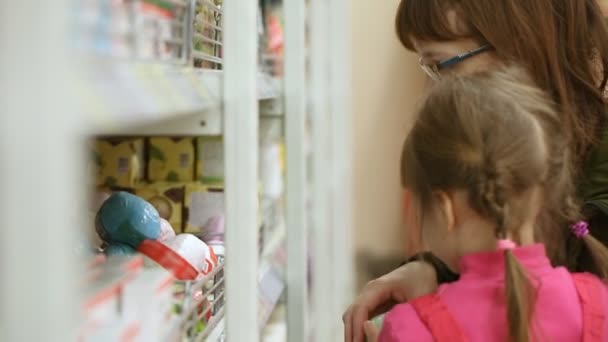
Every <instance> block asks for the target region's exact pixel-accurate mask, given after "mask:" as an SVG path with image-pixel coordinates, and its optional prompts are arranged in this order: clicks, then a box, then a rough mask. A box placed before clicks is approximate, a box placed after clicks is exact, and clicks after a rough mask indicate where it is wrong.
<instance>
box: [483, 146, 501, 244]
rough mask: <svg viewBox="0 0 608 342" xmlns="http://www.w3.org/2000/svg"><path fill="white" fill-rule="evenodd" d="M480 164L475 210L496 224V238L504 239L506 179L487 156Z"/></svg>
mask: <svg viewBox="0 0 608 342" xmlns="http://www.w3.org/2000/svg"><path fill="white" fill-rule="evenodd" d="M482 163H483V165H482V167H481V172H480V173H479V183H478V187H477V194H478V196H479V199H478V201H475V202H477V203H478V205H477V206H478V208H477V209H478V210H479V212H480V213H485V214H486V215H487V216H488V218H489V219H491V220H493V221H494V222H495V223H496V232H495V234H496V237H497V238H499V239H504V238H506V237H507V229H506V228H507V225H506V223H507V222H506V221H507V205H506V189H507V184H506V182H505V178H506V177H504V175H502V174H501V172H500V171H499V167H498V165H497V163H496V162H494V161H493V160H492V159H491V158H489V156H486V157H485V158H484V160H483V161H482Z"/></svg>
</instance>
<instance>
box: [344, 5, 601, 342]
mask: <svg viewBox="0 0 608 342" xmlns="http://www.w3.org/2000/svg"><path fill="white" fill-rule="evenodd" d="M396 28H397V34H398V37H399V39H400V41H401V42H402V44H403V45H404V46H405V47H406V48H407V49H409V50H412V51H415V52H417V53H418V54H419V56H420V65H421V67H422V69H423V70H424V71H425V72H427V73H428V74H429V76H430V77H431V78H433V79H439V78H441V77H445V76H446V75H453V74H464V73H470V72H475V71H479V70H487V69H493V68H496V67H497V66H499V65H501V64H504V63H505V62H507V63H508V62H515V63H517V64H520V65H522V66H523V67H524V68H525V69H526V70H527V71H528V72H529V73H530V75H531V76H532V78H533V79H534V81H535V83H536V84H537V85H538V86H540V87H541V88H542V89H543V90H544V91H546V92H547V93H548V94H549V95H550V96H551V98H552V100H553V101H554V102H555V103H556V104H557V108H556V109H557V111H558V113H559V120H560V125H561V127H562V129H563V130H564V131H565V135H566V136H567V137H568V139H570V141H571V144H570V148H571V150H572V151H573V153H572V158H571V164H572V166H573V167H574V177H575V178H574V179H575V181H576V186H577V195H578V196H577V197H578V198H580V199H581V200H582V202H583V205H584V208H583V209H584V217H585V218H586V219H587V220H588V221H589V222H590V223H591V227H592V230H593V234H594V235H595V236H597V238H598V239H599V240H600V241H603V242H608V229H602V227H606V224H608V216H607V214H606V213H608V131H606V130H605V115H606V104H605V98H604V93H605V91H606V82H607V79H608V31H607V30H606V26H605V24H604V22H603V16H602V13H601V11H600V9H599V7H598V5H597V3H596V2H595V0H526V1H511V0H492V1H480V0H401V4H400V6H399V9H398V12H397V18H396ZM463 96H468V95H463ZM550 210H552V211H559V210H561V209H559V207H554V208H550ZM543 216H544V220H546V221H551V220H550V219H551V218H553V217H557V218H559V215H557V214H556V213H551V212H547V213H546V214H543ZM543 226H546V227H548V228H550V229H551V231H550V232H546V233H544V234H540V235H541V236H540V237H542V238H543V239H544V240H545V242H546V245H547V249H548V251H549V254H550V256H551V260H552V262H553V263H554V264H559V265H565V266H567V267H568V268H569V269H570V270H572V271H588V272H592V273H596V274H599V273H600V272H601V270H598V269H597V266H596V265H595V263H594V261H593V258H592V255H591V254H590V253H588V252H587V251H586V249H585V248H583V247H582V246H581V244H580V241H579V240H578V239H576V238H573V237H572V235H571V234H568V232H567V230H566V229H565V227H566V226H563V225H559V224H558V222H553V223H551V222H548V223H545V224H544V225H543ZM560 226H561V227H562V229H559V227H560ZM540 228H542V227H540ZM456 279H458V275H457V274H454V273H453V272H450V270H449V268H448V267H446V266H445V264H444V263H442V261H441V260H440V259H438V258H436V257H435V256H433V255H432V254H430V253H420V254H417V255H415V256H414V257H413V258H412V259H411V260H410V262H409V263H407V264H405V265H404V266H402V267H400V268H399V269H397V270H395V271H393V272H391V273H389V274H387V275H385V276H383V277H381V278H379V279H377V280H374V281H372V282H370V283H369V284H368V285H367V286H366V287H365V288H364V289H363V291H362V293H361V294H360V296H359V297H358V298H357V300H356V301H355V302H354V304H353V305H351V307H350V308H349V309H348V310H347V311H346V312H345V314H344V316H343V319H344V322H345V341H348V342H351V341H355V342H360V341H362V337H363V323H364V322H365V321H366V320H367V319H369V317H372V316H373V315H374V314H375V313H378V312H381V311H382V309H383V308H384V307H385V304H387V303H388V304H390V303H391V302H404V301H406V300H407V299H412V298H415V297H416V296H419V295H421V294H427V293H430V292H432V291H434V290H435V289H436V288H437V283H445V282H449V281H454V280H456Z"/></svg>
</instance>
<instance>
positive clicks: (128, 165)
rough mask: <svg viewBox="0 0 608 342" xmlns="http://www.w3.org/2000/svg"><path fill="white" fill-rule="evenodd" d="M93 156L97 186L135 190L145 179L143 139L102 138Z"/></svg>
mask: <svg viewBox="0 0 608 342" xmlns="http://www.w3.org/2000/svg"><path fill="white" fill-rule="evenodd" d="M93 154H94V156H93V158H94V164H95V166H96V175H95V179H96V185H97V186H105V187H123V188H133V187H135V186H137V184H138V183H139V182H140V181H141V180H142V179H143V176H144V169H143V165H144V140H143V139H141V138H129V139H125V138H100V139H97V140H95V151H94V153H93Z"/></svg>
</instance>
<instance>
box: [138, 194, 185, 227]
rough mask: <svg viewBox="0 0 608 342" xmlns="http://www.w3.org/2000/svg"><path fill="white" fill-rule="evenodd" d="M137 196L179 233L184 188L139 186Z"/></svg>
mask: <svg viewBox="0 0 608 342" xmlns="http://www.w3.org/2000/svg"><path fill="white" fill-rule="evenodd" d="M135 194H136V195H137V196H139V197H141V198H143V199H144V200H146V201H148V202H149V203H150V204H152V206H154V208H156V210H157V211H158V214H159V216H160V217H161V218H163V219H165V220H167V221H169V223H170V224H171V226H172V227H173V228H174V229H177V230H178V231H181V229H182V210H183V206H184V186H183V185H182V184H172V183H153V184H146V185H142V186H139V187H137V188H136V189H135Z"/></svg>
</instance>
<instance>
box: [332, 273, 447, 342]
mask: <svg viewBox="0 0 608 342" xmlns="http://www.w3.org/2000/svg"><path fill="white" fill-rule="evenodd" d="M436 289H437V275H436V274H435V270H434V269H433V267H432V266H431V265H429V264H427V263H424V262H420V261H415V262H410V263H407V264H406V265H403V266H401V267H399V268H398V269H396V270H394V271H392V272H391V273H389V274H386V275H384V276H382V277H380V278H378V279H376V280H372V281H371V282H369V283H368V284H367V285H365V287H364V288H363V290H362V291H361V293H360V294H359V297H357V299H356V300H355V302H354V303H353V304H352V305H351V306H350V307H349V308H348V309H347V310H346V312H345V313H344V315H342V321H343V322H344V341H345V342H364V340H363V338H364V337H365V332H364V328H363V327H364V324H365V322H366V321H367V320H369V319H370V318H372V317H374V316H376V315H378V314H380V313H384V312H386V311H388V310H390V308H391V307H392V306H393V305H394V304H395V303H403V302H406V301H407V300H408V299H412V298H416V297H419V296H423V295H426V294H429V293H432V292H434V291H435V290H436Z"/></svg>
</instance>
